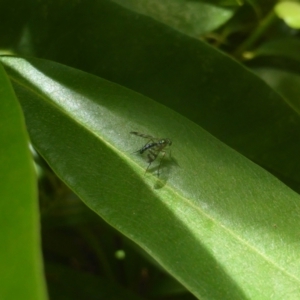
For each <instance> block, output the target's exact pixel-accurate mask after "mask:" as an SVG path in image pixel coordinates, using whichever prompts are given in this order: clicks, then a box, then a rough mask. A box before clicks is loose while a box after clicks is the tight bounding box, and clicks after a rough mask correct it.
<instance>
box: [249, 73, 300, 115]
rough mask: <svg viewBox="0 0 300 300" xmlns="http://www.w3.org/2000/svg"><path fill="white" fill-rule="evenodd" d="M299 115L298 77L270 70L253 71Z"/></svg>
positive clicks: (299, 85) (299, 80)
mask: <svg viewBox="0 0 300 300" xmlns="http://www.w3.org/2000/svg"><path fill="white" fill-rule="evenodd" d="M253 70H254V72H255V73H256V74H258V75H259V76H260V77H261V78H262V79H264V80H265V81H266V82H267V83H268V84H269V85H270V86H271V87H273V88H274V90H276V91H277V92H278V93H280V94H281V95H282V97H283V98H284V99H285V101H286V102H287V103H288V104H289V105H290V106H291V107H293V109H294V110H295V111H297V113H298V114H299V115H300V100H299V99H300V75H299V74H295V73H291V72H286V71H282V70H277V69H272V68H263V67H261V68H255V69H253Z"/></svg>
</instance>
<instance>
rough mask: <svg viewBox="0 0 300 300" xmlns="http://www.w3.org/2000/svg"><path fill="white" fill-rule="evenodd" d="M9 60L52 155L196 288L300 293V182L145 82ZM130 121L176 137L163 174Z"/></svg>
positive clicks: (39, 141)
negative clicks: (127, 83)
mask: <svg viewBox="0 0 300 300" xmlns="http://www.w3.org/2000/svg"><path fill="white" fill-rule="evenodd" d="M2 61H3V62H4V63H5V65H6V67H7V70H8V72H9V74H10V78H11V80H12V81H13V83H14V86H15V90H16V92H17V94H18V97H19V99H20V101H21V103H22V107H23V110H24V113H25V116H26V121H27V126H28V130H29V132H30V135H31V138H32V141H33V143H34V145H35V147H36V148H37V149H38V151H39V152H40V153H41V154H42V155H43V157H44V158H45V159H46V161H47V162H48V163H49V165H50V166H51V167H52V168H53V169H54V170H55V172H56V173H57V174H58V175H59V176H60V177H61V178H62V179H63V180H64V181H65V182H66V183H67V184H68V185H69V186H70V187H71V188H72V189H73V190H74V191H75V192H76V193H77V194H78V195H79V196H80V197H81V198H82V200H83V201H84V202H85V203H86V204H87V205H88V206H89V207H90V208H91V209H93V210H94V211H95V212H97V213H98V214H99V215H100V216H101V217H102V218H103V219H105V220H106V221H107V222H108V223H109V224H111V225H112V226H114V227H115V228H117V229H118V230H119V231H121V232H122V233H123V234H125V235H126V236H128V237H129V238H131V239H132V240H134V241H135V242H136V243H137V244H139V245H140V246H141V247H142V248H143V249H144V250H146V251H147V252H148V253H149V254H150V255H151V256H153V257H154V258H155V259H156V260H157V261H158V262H159V263H160V264H162V266H164V267H165V268H166V270H167V271H168V272H170V273H171V274H172V275H173V276H174V277H175V278H177V279H178V280H179V281H180V282H181V283H183V284H184V285H185V286H186V287H187V288H188V289H189V290H190V291H191V292H192V293H194V294H195V295H197V296H198V297H200V298H206V299H222V300H223V299H239V300H240V299H274V295H276V296H277V295H278V296H277V297H275V299H276V298H277V299H282V297H286V295H288V296H289V298H290V299H297V298H299V297H300V290H299V288H298V287H299V282H300V278H299V277H300V265H299V262H300V244H299V243H298V240H299V230H298V228H299V226H300V217H299V216H300V198H299V195H298V194H296V193H295V192H293V191H292V190H290V189H289V188H287V187H286V186H285V185H283V184H282V183H281V182H280V181H279V180H277V179H276V178H274V177H273V176H272V175H270V174H269V173H267V172H266V171H265V170H263V169H261V168H260V167H258V166H257V165H255V164H253V163H252V162H250V161H249V160H247V159H245V158H244V157H243V156H241V155H239V154H238V153H237V152H235V151H233V150H231V149H230V148H228V147H227V146H226V145H224V144H222V143H221V142H219V141H218V140H216V139H215V138H214V137H212V136H211V135H210V134H208V133H207V132H205V131H204V130H202V129H201V128H200V127H198V126H197V125H196V124H195V123H193V122H191V121H189V120H187V119H186V118H184V117H182V116H180V115H179V114H177V113H175V112H173V111H172V110H170V109H168V108H166V107H164V106H162V105H160V104H158V103H156V102H154V101H152V100H150V99H148V98H145V97H144V96H142V95H140V94H137V93H135V92H132V91H130V90H128V89H125V88H123V87H121V86H118V85H116V84H113V83H111V82H108V81H105V80H102V79H100V78H97V77H94V76H91V75H89V74H87V73H83V72H81V71H77V70H74V69H71V68H68V67H64V66H62V65H59V64H56V63H52V62H47V61H42V60H37V59H28V60H24V59H21V58H12V57H7V58H2ZM255 87H257V86H255ZM131 130H138V131H141V132H144V133H148V134H152V135H156V136H162V137H164V136H166V137H169V138H172V139H173V142H174V143H173V146H172V158H169V157H168V158H165V160H164V161H163V165H162V168H161V176H160V177H159V178H158V177H157V176H156V171H157V165H154V164H153V167H151V169H150V170H149V172H148V174H145V168H146V166H147V163H146V162H145V161H144V160H143V159H142V158H141V157H139V156H138V155H137V154H133V153H132V152H133V151H135V150H137V149H139V147H141V146H142V145H143V143H144V142H145V141H143V140H139V139H138V137H134V136H130V135H129V132H130V131H131ZM167 156H168V155H167ZM279 283H280V284H279Z"/></svg>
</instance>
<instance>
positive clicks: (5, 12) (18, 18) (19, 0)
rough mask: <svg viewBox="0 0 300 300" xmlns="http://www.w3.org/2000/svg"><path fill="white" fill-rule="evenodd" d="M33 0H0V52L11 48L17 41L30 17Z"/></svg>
mask: <svg viewBox="0 0 300 300" xmlns="http://www.w3.org/2000/svg"><path fill="white" fill-rule="evenodd" d="M32 4H33V0H1V1H0V20H1V28H0V52H2V51H3V49H5V50H10V49H13V48H14V47H15V46H16V44H17V43H18V42H19V40H20V38H21V36H22V34H23V30H24V26H25V24H26V22H27V21H28V20H29V18H30V11H31V9H32V8H33V6H32Z"/></svg>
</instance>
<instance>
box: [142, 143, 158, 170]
mask: <svg viewBox="0 0 300 300" xmlns="http://www.w3.org/2000/svg"><path fill="white" fill-rule="evenodd" d="M147 157H148V163H149V165H148V167H147V169H146V172H145V174H146V173H147V171H148V170H149V168H150V166H151V164H152V162H154V161H155V159H156V157H157V153H156V152H154V151H153V150H152V149H149V153H148V154H147Z"/></svg>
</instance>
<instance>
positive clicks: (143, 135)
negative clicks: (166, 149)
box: [130, 131, 155, 140]
mask: <svg viewBox="0 0 300 300" xmlns="http://www.w3.org/2000/svg"><path fill="white" fill-rule="evenodd" d="M130 133H131V134H134V135H137V136H140V137H142V138H145V139H148V140H154V139H155V138H154V137H153V136H151V135H148V134H143V133H140V132H136V131H131V132H130Z"/></svg>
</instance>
